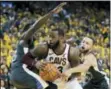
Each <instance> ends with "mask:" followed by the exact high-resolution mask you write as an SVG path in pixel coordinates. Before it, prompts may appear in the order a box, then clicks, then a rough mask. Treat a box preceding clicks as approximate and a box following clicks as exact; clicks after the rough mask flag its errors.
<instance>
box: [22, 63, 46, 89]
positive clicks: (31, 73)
mask: <svg viewBox="0 0 111 89" xmlns="http://www.w3.org/2000/svg"><path fill="white" fill-rule="evenodd" d="M22 67H23V69H24V71H25V72H26V73H28V74H29V75H31V76H32V77H34V78H35V79H37V81H39V82H40V83H41V85H42V86H43V88H44V89H45V88H46V87H48V84H47V83H46V82H45V81H44V80H43V79H42V78H41V77H40V76H39V75H37V74H36V73H34V72H32V71H30V70H29V69H28V68H27V65H26V64H23V65H22Z"/></svg>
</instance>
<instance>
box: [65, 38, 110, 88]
mask: <svg viewBox="0 0 111 89" xmlns="http://www.w3.org/2000/svg"><path fill="white" fill-rule="evenodd" d="M93 45H94V41H93V39H91V38H88V37H85V38H83V40H82V41H81V44H80V48H79V49H80V52H81V53H82V58H81V62H82V64H80V65H78V66H77V67H74V68H71V69H69V70H68V71H66V72H65V74H66V75H67V76H70V75H71V74H72V73H75V72H85V73H86V79H87V82H88V83H87V84H86V85H84V86H83V89H108V81H107V79H106V76H105V75H104V74H103V73H101V72H100V71H99V70H98V66H97V60H96V57H95V56H94V53H93V51H92V48H93Z"/></svg>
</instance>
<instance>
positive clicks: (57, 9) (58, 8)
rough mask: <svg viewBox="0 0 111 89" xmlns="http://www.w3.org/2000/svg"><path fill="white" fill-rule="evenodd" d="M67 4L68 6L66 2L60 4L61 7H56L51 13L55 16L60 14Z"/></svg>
mask: <svg viewBox="0 0 111 89" xmlns="http://www.w3.org/2000/svg"><path fill="white" fill-rule="evenodd" d="M66 4H67V3H66V2H63V3H61V4H59V5H58V6H57V7H55V8H54V9H53V10H52V11H51V12H52V13H55V14H57V13H59V12H60V11H62V10H63V9H62V7H63V6H65V5H66Z"/></svg>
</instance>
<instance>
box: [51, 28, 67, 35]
mask: <svg viewBox="0 0 111 89" xmlns="http://www.w3.org/2000/svg"><path fill="white" fill-rule="evenodd" d="M52 31H57V32H58V35H59V36H65V32H64V30H63V29H60V28H56V29H52Z"/></svg>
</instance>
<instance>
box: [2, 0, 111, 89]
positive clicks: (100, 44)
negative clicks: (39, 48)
mask: <svg viewBox="0 0 111 89" xmlns="http://www.w3.org/2000/svg"><path fill="white" fill-rule="evenodd" d="M60 2H61V1H44V2H42V1H36V2H35V1H22V2H21V1H16V2H15V1H12V2H11V1H8V2H6V1H4V2H0V52H1V53H0V57H1V62H0V80H1V88H2V89H14V87H13V86H12V85H11V84H10V83H9V77H8V75H9V74H10V63H11V60H12V58H13V55H14V53H15V50H16V44H17V41H18V39H19V37H20V36H21V34H22V33H23V31H24V30H23V29H24V28H25V26H26V25H27V24H30V25H31V24H33V23H34V22H35V20H36V19H38V18H40V17H41V16H43V15H44V14H46V13H47V12H48V11H50V10H51V9H53V8H54V7H55V6H56V5H58V4H59V3H60ZM67 3H68V4H67V6H65V7H64V10H63V12H61V13H60V14H55V15H53V17H51V18H50V19H49V20H48V22H47V23H46V24H44V25H43V26H42V27H41V28H40V29H39V31H37V32H36V34H35V44H34V45H37V44H38V43H40V42H42V41H45V40H46V35H47V33H48V31H49V30H50V29H52V28H57V27H60V28H62V29H64V30H65V31H66V38H67V39H68V38H71V39H73V40H72V41H71V44H72V45H73V46H76V45H78V44H79V42H80V40H81V39H82V37H84V36H89V37H92V38H94V39H95V46H94V52H95V54H96V56H97V60H98V67H99V69H100V70H101V71H103V72H105V73H106V75H107V76H108V77H110V76H111V74H110V72H111V71H110V65H111V64H110V1H90V2H89V1H68V2H67Z"/></svg>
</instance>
